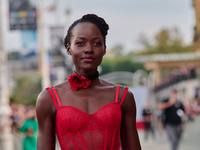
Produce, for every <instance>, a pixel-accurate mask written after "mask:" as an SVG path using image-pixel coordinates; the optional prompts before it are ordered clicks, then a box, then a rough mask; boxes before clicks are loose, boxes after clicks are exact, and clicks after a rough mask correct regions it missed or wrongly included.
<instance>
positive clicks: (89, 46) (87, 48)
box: [85, 45, 93, 53]
mask: <svg viewBox="0 0 200 150" xmlns="http://www.w3.org/2000/svg"><path fill="white" fill-rule="evenodd" d="M85 52H86V53H93V48H92V46H91V45H88V46H87V47H86V49H85Z"/></svg>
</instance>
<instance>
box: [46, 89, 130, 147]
mask: <svg viewBox="0 0 200 150" xmlns="http://www.w3.org/2000/svg"><path fill="white" fill-rule="evenodd" d="M119 88H120V86H119V85H118V86H117V90H116V96H115V102H111V103H109V104H106V105H104V106H103V107H101V108H100V109H99V110H97V111H96V112H95V113H93V114H87V113H85V112H83V111H82V110H80V109H78V108H76V107H73V106H62V104H61V102H60V99H59V97H58V94H57V92H56V90H55V89H54V87H50V88H47V90H48V91H49V93H50V95H51V97H52V99H53V102H54V105H55V107H56V110H57V112H56V117H55V119H56V122H55V128H56V129H55V130H56V134H57V138H58V141H59V143H60V147H61V149H62V150H119V147H120V125H121V115H122V112H121V104H122V103H123V101H124V99H125V96H126V93H127V91H128V88H127V87H126V88H125V92H124V95H123V98H122V100H121V102H120V103H118V94H119ZM57 103H58V105H57Z"/></svg>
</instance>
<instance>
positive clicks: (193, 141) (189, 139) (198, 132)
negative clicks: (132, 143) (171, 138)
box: [138, 116, 200, 150]
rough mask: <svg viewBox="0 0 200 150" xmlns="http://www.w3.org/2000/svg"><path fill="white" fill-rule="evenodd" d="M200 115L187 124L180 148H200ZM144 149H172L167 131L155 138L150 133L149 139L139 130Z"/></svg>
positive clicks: (191, 149) (192, 149)
mask: <svg viewBox="0 0 200 150" xmlns="http://www.w3.org/2000/svg"><path fill="white" fill-rule="evenodd" d="M199 128H200V116H197V117H196V118H195V120H194V122H189V123H186V124H185V127H184V132H183V135H182V139H181V142H180V145H179V149H178V150H200V129H199ZM138 133H139V138H140V143H141V147H142V150H171V147H170V143H169V142H168V139H167V136H166V133H165V131H164V132H163V136H158V134H156V138H155V139H153V138H152V136H151V135H149V137H148V140H144V131H142V130H140V131H138Z"/></svg>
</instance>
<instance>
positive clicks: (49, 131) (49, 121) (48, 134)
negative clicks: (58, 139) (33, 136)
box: [36, 90, 55, 150]
mask: <svg viewBox="0 0 200 150" xmlns="http://www.w3.org/2000/svg"><path fill="white" fill-rule="evenodd" d="M53 106H54V104H53V101H52V99H51V96H50V94H49V93H48V91H46V90H45V91H43V92H41V93H40V95H39V96H38V99H37V103H36V115H37V120H38V136H37V150H55V127H54V117H53V108H54V107H53Z"/></svg>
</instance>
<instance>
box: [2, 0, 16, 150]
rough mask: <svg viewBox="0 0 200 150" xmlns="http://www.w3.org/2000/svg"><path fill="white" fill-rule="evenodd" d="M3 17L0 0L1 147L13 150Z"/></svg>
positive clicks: (4, 149)
mask: <svg viewBox="0 0 200 150" xmlns="http://www.w3.org/2000/svg"><path fill="white" fill-rule="evenodd" d="M2 22H3V19H2V0H0V78H1V80H0V125H1V126H2V127H1V130H0V149H1V150H13V149H14V146H13V137H12V134H11V127H10V126H9V124H8V121H9V117H10V115H11V109H10V107H9V94H8V80H7V67H6V64H7V57H6V53H5V51H4V46H3V27H2V26H3V23H2Z"/></svg>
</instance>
